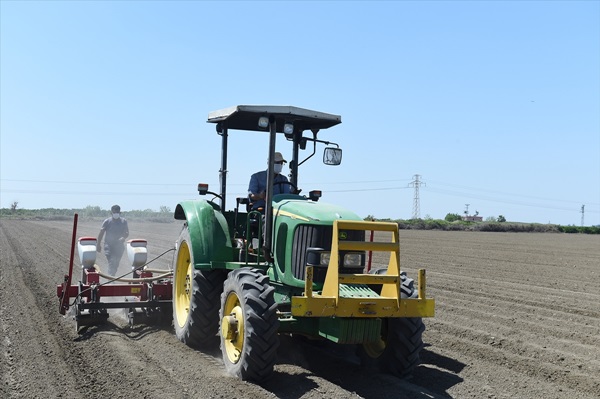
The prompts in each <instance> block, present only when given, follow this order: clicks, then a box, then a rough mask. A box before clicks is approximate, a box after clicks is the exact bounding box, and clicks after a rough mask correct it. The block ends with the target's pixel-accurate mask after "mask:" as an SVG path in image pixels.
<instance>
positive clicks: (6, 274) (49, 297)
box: [0, 220, 600, 399]
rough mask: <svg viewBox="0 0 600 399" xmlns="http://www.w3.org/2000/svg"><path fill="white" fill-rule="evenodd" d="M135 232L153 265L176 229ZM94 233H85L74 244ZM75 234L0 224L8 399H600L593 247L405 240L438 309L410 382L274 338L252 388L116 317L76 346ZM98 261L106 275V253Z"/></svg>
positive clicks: (404, 250) (0, 334)
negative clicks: (71, 280) (69, 313)
mask: <svg viewBox="0 0 600 399" xmlns="http://www.w3.org/2000/svg"><path fill="white" fill-rule="evenodd" d="M129 225H130V231H131V234H130V238H144V239H147V240H148V251H149V259H151V258H153V257H154V256H157V255H159V254H160V253H162V252H164V251H166V250H168V249H169V248H170V247H172V245H173V243H174V242H175V240H176V239H177V236H178V234H179V230H180V229H181V225H180V224H179V223H148V222H137V221H132V220H130V221H129ZM99 227H100V222H99V221H94V222H91V221H86V222H80V224H79V228H78V233H77V236H78V237H81V236H94V237H95V236H97V234H98V229H99ZM71 233H72V224H71V222H48V221H18V220H2V221H0V249H1V254H0V348H1V360H0V397H2V398H227V399H231V398H237V399H239V398H252V399H258V398H290V399H300V398H328V399H329V398H361V397H362V398H373V399H380V398H423V399H424V398H447V397H453V398H531V399H533V398H536V399H537V398H569V399H583V398H599V397H600V236H591V235H567V234H541V233H474V232H439V231H405V230H402V231H401V232H400V237H401V265H402V268H403V270H406V271H407V272H408V274H409V276H411V277H415V276H416V270H417V269H419V268H426V269H427V282H428V291H427V294H428V296H431V297H435V298H436V316H435V317H434V318H431V319H425V324H426V327H427V330H426V331H425V333H424V336H423V339H424V342H425V349H424V350H423V351H422V352H421V360H422V364H421V365H420V366H419V367H418V368H417V370H416V372H415V373H414V376H413V377H412V378H411V379H409V380H399V379H397V378H394V377H391V376H389V375H383V374H374V373H372V372H367V371H365V370H363V369H361V368H360V367H359V365H358V363H357V359H355V357H354V356H353V355H352V353H353V351H352V350H351V348H334V347H330V346H328V345H325V346H323V345H314V344H310V343H307V342H305V341H300V340H297V339H292V338H287V337H282V344H281V346H280V349H279V354H278V359H279V360H278V363H277V364H276V366H275V373H274V376H273V378H272V379H271V380H269V381H268V382H266V383H265V384H263V385H255V384H252V383H245V382H241V381H238V380H236V379H234V378H232V377H229V376H227V375H225V374H224V371H223V366H222V364H221V354H220V351H219V350H218V348H217V349H216V350H215V351H214V352H213V353H205V352H200V351H195V350H193V349H190V348H188V347H186V346H185V345H184V344H182V343H180V342H179V341H178V340H177V339H176V337H175V335H174V334H173V332H172V331H171V330H170V329H168V328H162V329H161V328H157V327H153V326H144V325H136V326H134V327H133V328H129V327H128V326H127V323H126V320H125V319H124V318H123V317H122V316H121V315H120V314H119V313H114V314H111V317H110V318H109V323H108V324H107V325H105V326H102V327H89V328H87V329H86V330H85V331H84V332H83V334H77V333H76V332H75V325H74V322H73V321H72V320H71V318H69V317H63V316H61V315H60V314H59V312H58V299H57V297H56V285H57V284H59V283H60V282H61V281H62V279H63V275H64V274H65V273H66V272H67V269H68V262H69V256H70V245H71ZM171 259H172V253H169V254H167V255H166V256H164V257H162V258H160V259H158V260H156V261H155V262H154V266H155V267H157V268H162V267H165V268H166V267H167V266H168V265H169V264H170V262H171ZM76 262H77V256H76ZM97 263H98V264H99V265H100V267H103V266H104V267H105V266H106V261H105V258H104V256H103V255H99V256H98V262H97ZM121 266H122V272H123V273H125V272H126V271H127V259H126V256H125V257H124V259H123V261H122V263H121ZM375 266H377V265H375Z"/></svg>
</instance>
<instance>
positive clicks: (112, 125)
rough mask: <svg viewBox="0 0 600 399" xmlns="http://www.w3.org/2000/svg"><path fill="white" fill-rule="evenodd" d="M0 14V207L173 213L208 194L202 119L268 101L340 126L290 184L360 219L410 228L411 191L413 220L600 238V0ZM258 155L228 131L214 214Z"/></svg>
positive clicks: (38, 6)
mask: <svg viewBox="0 0 600 399" xmlns="http://www.w3.org/2000/svg"><path fill="white" fill-rule="evenodd" d="M0 7H1V9H0V11H1V12H0V14H1V26H0V29H1V32H0V33H1V36H0V44H1V49H0V50H1V53H0V67H1V68H0V79H1V81H0V107H1V108H0V154H1V160H0V194H1V198H0V205H1V207H4V208H5V207H9V206H10V204H11V203H13V202H14V201H17V202H18V204H19V205H18V206H19V207H20V208H27V209H37V208H82V207H86V206H88V205H91V206H100V207H101V208H103V209H109V208H110V206H111V205H112V204H113V203H119V204H120V205H121V207H122V208H123V209H124V210H131V209H139V210H143V209H154V210H158V209H159V208H160V207H161V206H167V207H169V208H171V209H174V208H175V205H176V204H177V202H179V201H181V200H186V199H192V198H196V197H197V191H196V185H197V183H199V182H205V183H209V184H210V185H211V187H212V188H214V189H215V190H216V189H217V184H218V170H219V166H220V138H219V136H217V134H216V133H215V130H214V125H212V124H208V123H206V119H207V115H208V113H209V112H210V111H213V110H217V109H221V108H226V107H229V106H232V105H238V104H270V105H293V106H298V107H302V108H309V109H314V110H318V111H323V112H328V113H332V114H338V115H341V116H342V122H343V123H342V124H341V125H338V126H336V127H334V128H332V129H330V130H328V131H323V132H322V133H321V134H320V138H322V139H324V140H331V141H335V142H337V143H339V144H340V146H341V147H342V148H343V150H344V158H343V163H342V165H341V166H337V167H327V166H324V165H322V164H321V162H320V157H319V156H316V157H315V158H314V159H311V160H310V161H308V162H307V163H306V164H304V165H303V166H302V167H301V170H300V177H299V183H300V184H299V186H300V187H301V188H303V191H304V192H308V191H310V190H311V189H321V190H322V191H323V198H322V201H325V202H331V203H336V204H339V205H342V206H345V207H347V208H349V209H352V210H354V211H355V212H356V213H357V214H359V215H360V216H362V217H364V216H367V215H374V216H376V217H379V218H386V217H389V218H404V219H407V218H410V217H412V214H413V205H414V194H415V191H414V189H413V188H412V187H410V183H411V181H412V180H413V176H414V175H416V174H418V175H420V176H421V177H420V179H421V180H422V181H423V182H424V185H422V186H421V187H420V190H419V197H420V204H419V205H420V216H421V217H423V218H424V217H432V218H444V217H445V216H446V214H447V213H459V214H462V213H463V212H464V211H465V209H466V204H469V208H468V209H469V213H470V214H473V213H475V211H478V212H479V215H480V216H483V217H484V219H485V218H487V217H490V216H493V217H497V216H498V215H503V216H505V217H506V219H507V220H509V221H521V222H540V223H547V222H551V223H559V224H575V225H579V224H580V223H581V216H582V214H581V207H582V205H585V208H584V209H585V213H584V217H585V222H584V223H585V225H596V224H600V2H598V1H579V2H578V1H568V2H561V1H551V2H545V1H532V2H517V1H506V2H492V1H479V2H478V1H467V2H455V1H432V2H409V1H400V2H391V1H387V2H358V1H353V2H343V1H337V2H253V1H245V2H193V1H183V2H160V1H151V2H145V1H130V2H120V1H111V2H100V1H95V2H92V1H86V2H76V1H61V2H53V1H41V2H36V1H27V2H16V1H4V0H3V1H1V2H0ZM286 144H287V143H286V142H285V141H284V140H279V141H278V143H277V149H278V150H280V151H281V152H283V153H284V155H286V156H288V157H289V156H291V153H290V152H291V148H290V147H289V146H287V145H286ZM267 145H268V137H267V135H266V134H262V133H252V132H239V131H233V132H230V141H229V146H230V148H229V149H230V155H229V174H228V182H229V183H230V187H229V189H228V190H229V198H228V203H229V204H233V198H235V197H236V196H243V195H244V194H245V192H246V190H247V185H248V180H249V176H250V174H251V173H252V172H254V171H257V170H260V169H263V168H265V167H266V151H267ZM319 151H320V149H319Z"/></svg>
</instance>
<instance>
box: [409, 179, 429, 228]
mask: <svg viewBox="0 0 600 399" xmlns="http://www.w3.org/2000/svg"><path fill="white" fill-rule="evenodd" d="M420 178H421V175H414V176H413V179H414V180H413V181H411V182H410V183H408V186H409V187H414V188H415V196H414V198H413V215H412V218H413V219H420V218H421V209H420V207H421V205H420V202H421V199H420V198H419V187H421V185H422V184H423V185H425V186H426V185H427V184H425V183H424V182H422V181H420V180H419V179H420Z"/></svg>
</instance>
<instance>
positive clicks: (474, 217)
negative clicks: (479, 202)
mask: <svg viewBox="0 0 600 399" xmlns="http://www.w3.org/2000/svg"><path fill="white" fill-rule="evenodd" d="M462 220H464V221H465V222H483V217H481V216H477V215H472V216H469V215H467V216H463V217H462Z"/></svg>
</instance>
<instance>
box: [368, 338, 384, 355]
mask: <svg viewBox="0 0 600 399" xmlns="http://www.w3.org/2000/svg"><path fill="white" fill-rule="evenodd" d="M363 349H364V351H365V353H366V354H367V355H368V356H369V357H370V358H372V359H377V358H378V357H379V356H381V354H382V353H383V351H384V350H385V341H384V340H382V339H380V340H378V341H375V342H367V343H364V344H363Z"/></svg>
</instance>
